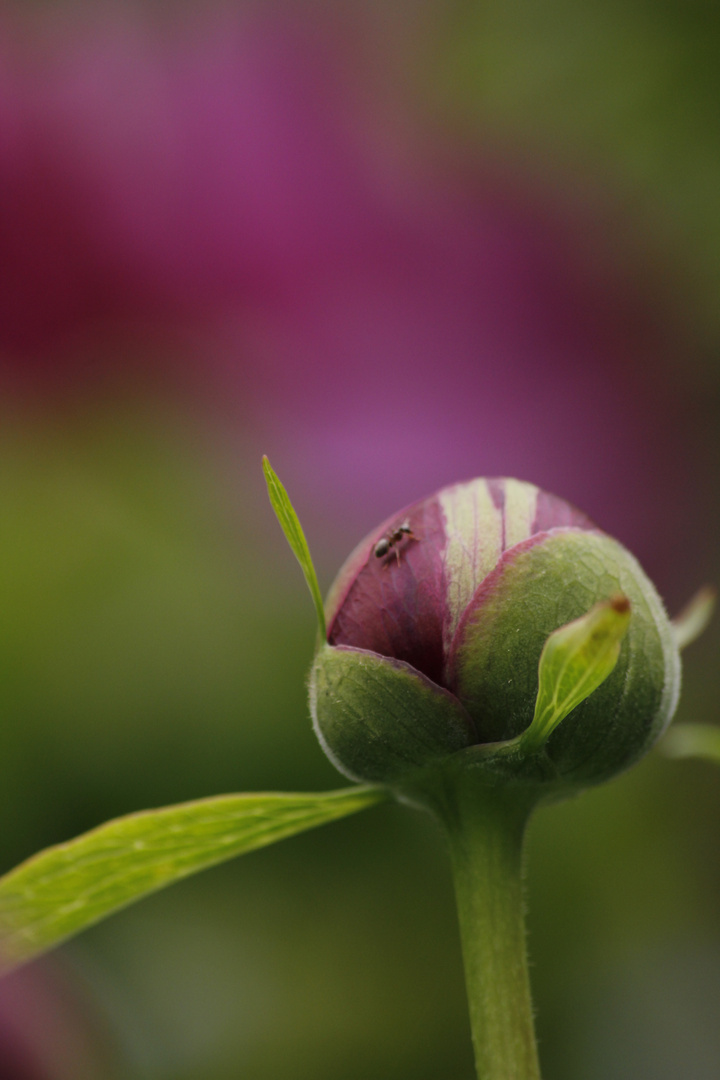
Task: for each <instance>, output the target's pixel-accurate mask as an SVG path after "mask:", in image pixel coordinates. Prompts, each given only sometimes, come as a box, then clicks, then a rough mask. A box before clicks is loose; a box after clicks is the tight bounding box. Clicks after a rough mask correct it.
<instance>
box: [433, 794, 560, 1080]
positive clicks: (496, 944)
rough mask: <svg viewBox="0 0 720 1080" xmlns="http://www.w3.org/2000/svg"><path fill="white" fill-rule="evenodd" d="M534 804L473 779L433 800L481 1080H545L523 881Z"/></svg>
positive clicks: (517, 795)
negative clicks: (447, 856)
mask: <svg viewBox="0 0 720 1080" xmlns="http://www.w3.org/2000/svg"><path fill="white" fill-rule="evenodd" d="M534 801H535V800H534V799H533V798H531V797H530V796H529V795H526V793H524V792H523V790H522V789H518V788H515V787H511V788H493V787H485V786H481V785H479V784H478V783H477V780H476V779H474V778H473V776H472V774H470V775H468V774H461V775H459V776H458V775H456V776H455V777H454V778H453V782H452V784H449V785H448V786H447V787H446V788H445V789H444V791H443V793H442V798H440V799H435V800H433V802H434V809H435V812H436V813H437V814H438V816H439V817H440V819H441V821H442V823H443V825H444V826H445V830H446V832H447V835H448V839H449V843H450V853H451V857H452V867H453V875H454V880H455V894H456V898H457V907H458V915H459V919H460V935H461V941H462V950H463V958H464V963H465V978H466V982H467V991H468V1002H469V1008H470V1023H471V1027H472V1037H473V1045H474V1047H475V1063H476V1067H477V1074H478V1080H540V1065H539V1062H538V1055H537V1045H536V1041H535V1029H534V1023H533V1011H532V1001H531V996H530V979H529V975H528V962H527V948H526V941H525V913H524V904H523V882H522V847H523V837H524V833H525V826H526V824H527V821H528V818H529V816H530V813H531V810H532V806H533V803H534Z"/></svg>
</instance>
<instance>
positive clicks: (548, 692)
mask: <svg viewBox="0 0 720 1080" xmlns="http://www.w3.org/2000/svg"><path fill="white" fill-rule="evenodd" d="M629 623H630V601H629V600H628V598H627V597H626V596H623V595H622V594H621V593H619V594H618V595H617V596H614V597H611V599H610V600H603V601H601V602H600V603H599V604H595V606H594V607H592V608H591V609H590V611H588V613H587V614H586V615H583V616H582V617H581V618H579V619H575V620H574V621H573V622H570V623H567V625H566V626H561V627H560V629H559V630H555V632H554V633H552V634H551V635H550V637H549V638H548V639H547V641H546V642H545V645H544V646H543V650H542V653H541V654H540V663H539V665H538V682H539V687H538V695H537V699H536V701H535V715H534V716H533V720H532V723H531V724H530V727H529V728H528V729H527V730H526V731H524V732H523V734H522V735H521V736H520V739H519V744H520V745H521V746H522V747H523V748H524V749H530V750H536V749H538V748H539V747H540V746H542V744H543V743H544V742H545V741H546V739H547V738H548V736H549V735H550V734H551V732H552V731H554V729H555V728H556V727H557V726H558V724H560V723H561V722H562V721H563V720H564V719H565V717H566V716H567V715H568V714H569V713H570V712H572V710H573V709H574V708H575V707H576V706H577V705H579V704H580V703H581V702H582V701H584V700H585V698H587V697H589V696H590V694H592V692H593V690H597V688H598V686H600V684H601V683H603V682H604V681H605V679H607V677H608V675H610V673H611V672H612V670H613V668H614V667H615V665H616V663H617V661H618V657H619V655H620V643H621V642H622V639H623V638H624V637H625V634H626V633H627V629H628V626H629Z"/></svg>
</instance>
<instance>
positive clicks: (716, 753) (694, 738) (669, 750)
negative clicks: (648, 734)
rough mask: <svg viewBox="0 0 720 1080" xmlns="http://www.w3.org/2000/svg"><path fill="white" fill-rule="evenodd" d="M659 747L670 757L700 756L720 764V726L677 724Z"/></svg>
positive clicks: (702, 759) (702, 758)
mask: <svg viewBox="0 0 720 1080" xmlns="http://www.w3.org/2000/svg"><path fill="white" fill-rule="evenodd" d="M658 749H659V750H660V751H661V752H662V753H663V754H664V755H665V757H669V758H699V759H700V760H701V761H713V762H714V763H715V764H716V765H720V727H717V726H716V725H714V724H677V725H676V726H675V727H671V728H670V730H669V731H668V733H667V735H666V736H665V738H664V739H662V741H661V742H660V743H659V744H658Z"/></svg>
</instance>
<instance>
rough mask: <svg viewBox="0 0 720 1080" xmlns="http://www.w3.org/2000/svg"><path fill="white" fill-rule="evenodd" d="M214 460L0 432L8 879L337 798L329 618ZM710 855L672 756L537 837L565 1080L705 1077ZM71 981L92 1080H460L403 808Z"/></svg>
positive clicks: (457, 991) (450, 980) (699, 652)
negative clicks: (48, 856)
mask: <svg viewBox="0 0 720 1080" xmlns="http://www.w3.org/2000/svg"><path fill="white" fill-rule="evenodd" d="M209 447H210V443H209V440H207V441H206V442H203V439H202V432H201V431H199V430H198V429H197V428H196V429H193V427H192V424H191V422H190V421H189V419H188V417H187V416H183V415H182V414H181V413H180V411H179V410H178V411H177V412H175V414H173V413H172V412H171V410H169V409H168V408H167V407H166V408H165V409H164V410H163V409H160V408H156V409H148V408H147V407H144V408H142V409H141V408H137V407H133V406H130V405H127V404H126V405H124V406H122V407H118V406H117V403H115V404H114V405H113V408H112V410H110V412H109V413H103V412H102V410H98V408H97V406H96V405H95V406H93V408H92V409H91V410H90V412H89V413H88V414H87V415H86V416H85V417H80V416H78V415H76V416H75V418H74V419H73V421H72V422H68V421H64V422H63V423H62V424H60V423H58V422H57V421H56V422H54V423H49V422H48V421H47V419H45V420H44V421H42V422H40V421H38V420H37V419H35V420H30V419H29V418H28V417H25V419H24V422H23V423H21V424H20V423H17V422H16V423H8V424H6V427H5V433H4V436H3V440H2V451H1V458H0V461H1V465H0V467H1V473H0V476H1V479H0V484H1V489H2V505H3V528H2V534H1V543H2V551H1V557H0V579H1V582H2V588H1V590H0V592H1V594H2V596H3V597H4V601H3V606H2V623H1V625H2V637H3V648H2V655H3V663H2V700H3V713H4V721H3V753H2V755H1V757H0V770H1V773H0V786H1V787H2V791H3V799H4V804H5V813H4V814H3V819H2V831H1V833H0V837H1V843H2V858H3V864H4V865H5V866H7V867H9V866H10V865H12V864H13V863H14V862H16V861H17V860H19V859H21V858H22V857H24V856H26V855H28V854H30V853H31V852H33V851H34V850H36V849H37V848H39V847H41V846H44V845H46V844H48V843H52V842H56V841H60V840H62V839H65V838H67V837H69V836H72V835H74V834H76V833H77V832H79V831H81V830H83V829H86V828H88V827H91V826H92V825H94V824H96V823H98V822H100V821H102V820H104V819H105V818H107V817H110V816H114V815H117V814H121V813H124V812H127V811H131V810H134V809H137V808H140V807H145V806H156V805H162V804H164V803H168V802H172V801H175V800H182V799H189V798H195V797H198V796H202V795H207V794H212V793H219V792H224V791H234V790H253V789H255V790H262V789H291V790H292V789H297V790H302V789H306V790H313V789H318V790H320V789H323V788H330V787H334V786H338V780H339V778H338V776H337V774H335V772H334V770H333V769H332V767H331V766H330V765H329V764H328V763H327V762H326V761H325V759H324V758H323V756H322V753H321V752H320V750H319V748H318V747H317V745H316V743H315V740H314V736H313V735H312V732H311V729H310V723H309V720H308V715H307V707H306V703H305V692H304V682H305V674H306V668H307V666H308V663H309V660H310V658H311V652H312V642H313V634H314V626H313V612H312V605H311V603H310V601H309V598H308V596H307V595H306V591H305V587H304V585H303V583H302V580H301V577H300V574H299V571H298V568H297V566H296V564H295V563H294V560H293V559H292V557H291V555H290V553H289V551H287V549H285V547H284V541H283V539H282V537H281V535H280V533H279V530H278V528H277V526H276V523H275V522H274V519H273V518H272V513H271V511H270V508H269V506H266V504H265V494H264V491H263V483H262V477H261V473H260V470H259V463H258V468H257V469H256V470H255V471H254V472H253V473H249V474H248V475H247V477H246V478H245V486H244V488H239V487H236V488H235V489H234V491H233V493H232V499H229V498H228V495H229V492H228V490H227V477H226V476H225V475H224V471H223V468H222V463H221V461H220V459H214V458H213V456H212V454H211V452H210V449H209ZM248 456H249V454H248ZM340 554H341V553H340V552H339V551H338V552H337V559H336V560H335V561H338V560H339V557H340ZM331 561H332V557H331V556H328V565H321V566H320V568H319V570H320V574H321V578H322V579H323V582H324V583H326V582H327V580H328V578H329V575H330V573H331V568H330V565H329V563H330V562H331ZM716 649H717V631H716V630H715V631H713V632H710V633H708V635H707V638H706V639H705V640H704V641H702V642H700V643H698V644H696V645H695V646H694V647H693V649H692V651H691V652H690V653H689V654H688V655H687V665H686V666H687V672H686V686H687V689H686V693H685V697H684V701H683V705H682V707H681V717H680V719H682V718H683V717H684V718H686V719H693V720H696V719H706V720H712V719H713V718H714V701H715V693H714V690H715V687H714V686H713V683H714V682H715V681H716V679H717V674H716V667H717V665H716V662H714V656H715V655H716ZM278 670H280V671H281V673H282V674H281V677H278ZM719 829H720V776H718V775H717V773H716V772H715V771H714V770H713V769H712V767H710V766H705V765H701V764H692V763H686V764H678V763H670V762H667V761H665V760H663V759H661V758H660V757H659V756H655V755H654V756H653V757H652V758H651V759H650V760H647V761H646V762H645V763H644V764H643V765H641V766H640V767H638V768H637V769H635V770H634V771H632V772H631V773H629V774H627V775H626V776H624V777H623V778H621V779H620V780H617V781H615V782H613V783H611V784H609V785H607V786H606V787H604V788H601V789H597V790H595V791H593V792H590V793H588V794H586V795H584V796H583V797H582V798H579V799H577V800H573V801H571V802H568V803H565V804H561V805H558V806H556V807H553V808H550V809H546V810H544V811H542V813H540V814H539V815H538V817H537V819H536V821H535V823H534V825H533V827H532V829H531V834H530V840H529V871H528V890H529V895H530V899H531V903H530V947H531V955H532V959H533V980H534V985H535V993H536V1001H537V1008H538V1026H539V1034H540V1040H541V1048H542V1054H543V1059H544V1064H545V1070H546V1075H547V1076H548V1077H549V1078H551V1080H564V1078H567V1080H570V1078H571V1077H575V1076H578V1075H582V1076H584V1077H590V1078H594V1077H598V1078H601V1077H614V1078H624V1077H628V1078H630V1077H633V1078H637V1077H640V1076H647V1077H654V1078H661V1077H665V1076H667V1077H671V1076H678V1075H683V1076H685V1077H694V1078H698V1080H700V1078H705V1077H708V1078H710V1077H712V1076H714V1075H715V1073H716V1068H717V1063H718V1061H720V1045H719V1044H720V1034H719V1032H720V1028H719V1027H718V1024H717V1008H718V1000H720V997H719V994H718V991H719V990H720V921H719V920H718V913H717V897H718V895H719V890H720V859H719V858H718V830H719ZM56 963H60V965H61V968H62V969H63V971H64V975H63V978H66V979H67V980H68V987H69V989H68V993H72V994H75V995H77V997H78V1001H79V1002H80V1003H84V1004H83V1005H82V1009H84V1010H88V1009H89V1010H90V1013H91V1014H92V1017H91V1020H90V1021H89V1022H90V1024H91V1027H95V1026H97V1025H98V1024H101V1025H102V1026H103V1027H104V1030H105V1035H104V1039H105V1046H104V1049H103V1051H102V1054H101V1060H102V1064H101V1065H93V1066H91V1065H90V1064H89V1063H87V1064H83V1066H82V1068H83V1069H85V1068H87V1069H88V1072H87V1076H88V1077H94V1076H95V1075H98V1076H107V1077H115V1076H118V1077H127V1078H128V1080H130V1078H133V1080H135V1078H136V1077H137V1078H138V1080H139V1078H150V1077H152V1078H156V1077H157V1078H165V1077H167V1078H168V1080H169V1078H172V1080H195V1078H198V1080H199V1078H203V1080H211V1078H212V1080H225V1078H230V1077H237V1076H240V1075H242V1076H248V1077H253V1078H257V1080H263V1078H265V1077H267V1078H268V1080H269V1078H271V1077H272V1078H277V1077H285V1076H287V1077H292V1078H293V1080H296V1078H297V1080H304V1078H305V1077H307V1078H308V1080H310V1078H311V1077H312V1078H313V1080H317V1078H319V1077H324V1076H327V1077H328V1078H330V1077H333V1078H340V1077H342V1078H343V1080H355V1078H357V1080H361V1078H365V1077H369V1076H382V1077H384V1078H388V1080H390V1078H392V1080H401V1078H405V1077H407V1078H408V1080H409V1078H411V1077H412V1078H413V1080H436V1078H440V1077H443V1078H445V1077H451V1078H457V1080H469V1078H470V1077H471V1076H472V1064H471V1056H470V1044H469V1035H468V1028H467V1020H466V1015H465V1002H464V990H463V982H462V971H461V960H460V953H459V947H458V939H457V931H456V927H455V920H454V910H453V898H452V893H451V884H450V878H449V873H448V866H447V861H446V858H445V853H444V851H443V849H442V843H441V839H440V837H439V835H438V834H437V833H436V831H435V828H434V827H433V825H432V823H431V822H430V821H429V820H427V819H425V818H424V817H423V816H422V815H420V814H418V813H415V812H413V811H410V810H408V809H405V808H401V807H399V806H383V807H380V808H377V809H374V810H372V811H368V812H366V813H364V814H362V815H360V816H358V817H357V818H354V819H351V820H348V821H346V822H340V823H336V824H334V825H332V826H328V827H326V828H325V829H323V830H320V831H318V832H316V833H311V834H308V835H306V836H302V837H299V838H297V839H295V840H292V841H287V842H285V843H283V844H281V845H279V846H278V847H276V848H271V849H267V850H265V851H261V852H258V853H255V854H253V855H251V856H248V857H247V858H245V859H243V860H238V861H237V862H235V863H233V864H230V865H227V866H225V867H221V868H218V869H215V870H212V871H210V872H207V873H205V874H203V875H201V876H199V877H197V878H195V879H193V880H189V881H187V882H184V883H182V884H180V885H178V886H176V887H174V888H172V889H170V890H168V891H166V892H164V893H161V894H159V895H157V896H156V897H153V898H151V899H148V900H146V901H143V902H142V903H140V904H138V905H137V906H135V907H133V908H130V909H129V910H127V911H125V912H123V913H121V914H120V915H118V916H116V917H115V918H113V919H112V920H110V921H108V922H107V923H105V924H103V925H101V926H98V927H96V928H94V929H92V930H90V931H89V932H87V933H86V934H85V935H84V936H82V937H81V938H79V939H77V940H76V941H75V942H73V943H71V944H69V945H67V946H65V947H64V948H63V949H62V950H60V953H59V959H58V960H57V961H56ZM79 1007H80V1006H79ZM89 1045H90V1044H89ZM97 1052H98V1051H97V1050H93V1051H92V1053H97ZM87 1053H88V1054H90V1050H87ZM75 1068H76V1069H77V1068H79V1066H78V1065H77V1064H76V1066H75ZM91 1068H97V1069H99V1070H100V1071H99V1072H97V1073H96V1072H92V1071H90V1070H91ZM76 1075H78V1076H80V1075H82V1074H81V1073H76Z"/></svg>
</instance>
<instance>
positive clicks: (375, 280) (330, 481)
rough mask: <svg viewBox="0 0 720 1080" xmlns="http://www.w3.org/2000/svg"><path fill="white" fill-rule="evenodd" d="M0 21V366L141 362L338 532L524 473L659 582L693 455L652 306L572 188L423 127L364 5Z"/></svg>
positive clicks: (59, 370)
mask: <svg viewBox="0 0 720 1080" xmlns="http://www.w3.org/2000/svg"><path fill="white" fill-rule="evenodd" d="M4 22H5V34H4V39H5V56H4V62H3V64H2V73H1V74H0V79H1V80H2V84H1V87H2V93H0V100H2V101H3V102H4V104H3V105H0V187H1V188H2V193H3V195H2V201H3V205H4V218H3V224H2V226H1V227H0V262H2V264H3V265H4V266H5V267H6V268H7V271H8V272H6V274H5V277H4V284H3V287H2V289H1V290H0V356H1V357H2V358H3V360H2V369H1V371H2V376H3V377H4V379H5V382H6V385H7V384H16V385H17V384H18V383H23V382H24V383H25V384H27V383H28V382H30V383H33V382H34V383H35V385H37V386H40V387H46V386H47V385H48V384H49V385H50V386H51V387H57V386H59V385H68V384H70V385H71V386H77V385H78V384H80V385H83V386H86V385H93V384H97V383H98V382H100V381H101V380H102V378H105V377H107V376H109V377H110V378H111V379H114V380H118V379H124V378H127V377H128V376H129V375H132V376H133V377H134V378H138V377H145V378H147V377H149V376H151V377H156V373H157V372H160V374H161V377H162V378H164V379H165V381H166V385H173V386H175V388H182V389H184V390H190V391H192V393H193V395H194V396H195V397H197V396H198V395H200V396H201V397H202V398H204V399H205V402H206V405H207V406H208V407H210V408H211V409H212V410H213V415H214V416H215V417H216V418H224V422H225V423H226V424H227V425H228V426H234V427H238V426H242V427H243V429H244V430H246V431H250V432H252V435H253V439H254V440H255V441H256V442H257V443H258V444H260V443H262V449H268V448H270V447H271V446H272V447H274V450H273V459H274V460H276V461H277V462H278V465H279V467H281V468H282V469H283V473H284V475H285V476H286V477H287V478H288V480H289V481H290V482H292V483H293V484H295V486H296V490H298V491H299V490H301V489H302V487H303V485H304V484H306V485H308V487H312V486H314V488H315V490H316V491H318V492H319V491H320V490H321V489H322V497H321V498H319V499H318V506H319V505H320V504H321V503H322V505H327V500H328V496H330V497H331V498H333V499H335V500H336V502H337V504H338V506H339V507H344V508H345V512H346V513H347V514H348V515H349V517H350V519H353V518H354V519H353V520H350V521H349V523H348V528H349V529H352V530H355V529H356V528H357V527H358V526H359V525H361V524H363V523H364V522H365V521H366V520H367V519H366V517H365V515H366V514H367V513H371V514H372V515H373V516H374V515H375V514H376V513H377V512H378V511H381V510H382V507H383V506H385V507H386V509H387V510H389V509H390V508H391V507H392V506H393V505H396V504H397V503H400V502H405V501H407V499H408V497H409V496H411V497H415V496H420V495H422V494H424V493H426V492H427V491H428V490H431V489H432V488H433V487H437V486H439V485H440V484H442V483H443V482H447V480H448V479H449V478H452V477H457V476H462V475H470V474H473V473H475V474H486V475H493V474H500V475H503V474H504V475H508V474H510V475H512V474H515V475H519V476H521V477H527V478H530V479H532V480H533V481H535V482H537V483H539V484H540V485H541V486H543V487H546V488H550V489H554V490H558V491H561V492H562V494H563V495H566V496H568V497H569V498H571V499H575V500H577V501H579V502H582V503H583V505H587V506H588V508H589V509H590V511H591V512H592V513H593V515H594V517H595V518H596V519H597V520H598V521H599V522H600V523H601V524H602V525H603V526H604V527H606V528H608V529H609V530H610V531H611V532H614V533H616V534H617V535H619V536H621V537H622V538H623V539H624V540H626V541H627V542H628V543H629V544H630V546H632V547H634V548H635V549H636V550H638V552H639V554H640V555H641V557H642V558H643V559H644V561H645V562H646V563H647V564H648V567H649V570H650V572H651V575H653V576H658V577H659V578H660V579H661V580H662V578H663V573H662V567H663V565H664V566H669V565H670V562H671V560H672V557H673V555H674V551H675V548H676V547H677V545H678V543H679V542H680V535H681V532H680V531H677V530H681V531H682V534H683V535H684V533H685V524H684V519H685V520H687V519H688V517H692V514H693V507H694V506H696V505H697V499H698V498H702V489H701V488H700V491H699V492H698V490H697V488H698V484H697V482H696V483H695V485H694V487H695V490H693V485H690V484H689V483H688V468H689V465H688V462H689V461H690V460H692V461H693V470H694V478H695V480H696V481H697V478H698V477H699V476H701V475H703V469H704V467H705V466H704V464H703V454H704V453H705V451H704V448H703V431H704V429H703V426H702V423H697V422H696V419H697V408H696V404H695V403H693V402H692V400H691V399H690V398H689V397H688V396H687V395H686V393H685V391H684V389H683V387H682V386H681V384H680V379H679V378H678V379H677V380H675V379H673V378H672V376H671V375H669V374H668V372H669V371H670V370H671V365H670V363H669V362H668V360H669V359H672V356H673V349H676V348H679V346H678V345H677V344H676V343H674V340H673V336H672V335H671V334H670V333H669V330H668V326H667V323H666V320H665V318H664V317H663V315H662V313H661V312H660V311H659V310H658V305H657V304H653V303H652V302H651V300H650V299H649V295H644V294H643V292H642V290H641V289H640V288H639V286H638V285H637V278H638V277H639V276H640V275H639V274H638V273H637V272H636V267H635V266H634V265H632V264H631V263H628V265H627V266H626V265H621V263H622V262H623V261H624V260H626V259H627V253H626V252H623V251H620V252H617V251H616V252H615V253H613V251H612V249H611V247H610V246H609V245H608V244H606V242H605V241H604V240H603V239H602V236H601V232H602V229H601V223H598V222H597V221H596V220H595V217H596V215H594V214H593V212H592V211H591V210H589V209H588V210H586V211H582V210H578V209H577V208H576V209H573V210H572V211H571V210H569V209H568V206H567V205H566V204H567V203H569V202H570V199H569V196H568V195H567V194H565V196H564V201H563V198H561V196H562V195H563V193H562V192H561V193H560V194H559V195H558V197H556V198H555V199H552V198H550V196H549V195H548V194H547V192H545V193H544V194H543V193H538V192H537V191H536V190H535V187H536V185H533V183H532V180H531V176H530V171H529V170H524V171H523V170H520V169H518V168H513V167H512V164H511V162H510V161H508V160H505V161H503V160H502V159H499V158H498V155H497V154H495V155H493V154H492V153H491V152H490V151H488V153H487V154H486V155H485V164H484V166H483V167H480V166H479V165H478V163H477V161H476V160H472V158H471V156H470V155H463V154H462V153H461V152H460V150H459V148H458V147H457V146H456V147H452V146H451V145H450V144H449V143H448V142H447V141H445V140H441V139H439V138H438V137H436V136H435V137H430V136H428V135H427V134H424V133H423V131H422V126H421V125H420V124H419V123H418V122H417V120H414V119H413V118H412V117H411V110H410V109H409V107H408V106H407V104H403V102H402V97H401V95H400V94H399V93H398V92H397V87H396V84H397V82H398V75H397V70H395V69H394V68H393V66H392V64H389V63H388V62H387V53H386V52H383V51H382V50H381V49H380V47H379V44H378V37H377V35H378V27H376V26H374V25H373V22H372V18H371V16H370V15H369V14H366V13H363V12H360V11H352V10H349V9H348V10H346V9H343V10H342V11H341V12H338V11H334V10H332V9H330V8H329V7H328V8H324V7H322V6H313V7H310V6H308V7H306V8H303V7H300V8H297V7H293V8H289V7H288V8H286V7H283V6H281V5H272V4H266V5H262V6H259V7H258V8H256V9H248V10H245V11H242V12H240V11H238V10H232V9H230V10H229V9H228V8H226V7H225V6H224V5H223V6H218V7H213V6H208V5H203V6H202V8H201V9H196V10H194V11H192V12H191V13H190V14H188V13H187V12H185V13H183V14H182V15H175V16H173V20H172V23H163V22H162V21H161V20H160V19H159V18H156V19H152V18H151V17H150V16H149V15H148V14H147V13H143V12H142V9H131V8H129V7H126V8H124V7H122V6H120V7H118V6H114V7H113V8H112V9H107V8H102V9H98V8H97V7H94V6H92V5H90V6H87V7H84V8H83V7H81V8H79V9H78V8H74V9H72V13H71V9H69V8H67V9H66V8H64V7H60V8H56V9H54V10H53V11H48V10H47V9H43V14H42V16H38V15H37V13H36V14H35V15H34V16H27V15H26V16H23V17H21V16H16V17H15V21H14V22H13V20H12V19H11V18H10V17H9V16H8V15H6V16H5V17H4ZM374 35H375V36H374ZM493 160H494V164H491V162H493ZM576 201H577V200H576ZM663 365H666V367H665V371H664V373H662V374H661V371H662V369H663ZM683 409H686V410H687V411H688V413H689V415H690V419H691V422H690V424H687V423H685V422H684V421H683V420H682V417H681V413H682V410H683ZM693 410H695V411H694V412H693ZM299 448H301V450H299ZM283 454H285V455H286V456H287V458H289V459H290V462H291V463H290V466H289V467H285V466H284V464H283V460H282V458H283ZM293 470H294V472H295V475H294V476H293ZM661 499H662V500H663V502H665V503H666V502H667V500H668V499H670V500H672V501H673V503H674V506H675V509H676V513H675V514H674V515H673V518H674V522H675V523H677V524H674V523H673V522H671V523H668V518H667V514H666V513H665V511H664V510H663V511H662V512H659V510H658V506H659V500H661ZM370 507H372V509H370ZM660 520H662V525H663V530H662V532H661V531H660V530H659V528H658V524H659V522H660ZM691 585H692V583H691V582H684V583H682V589H687V588H689V587H691Z"/></svg>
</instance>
